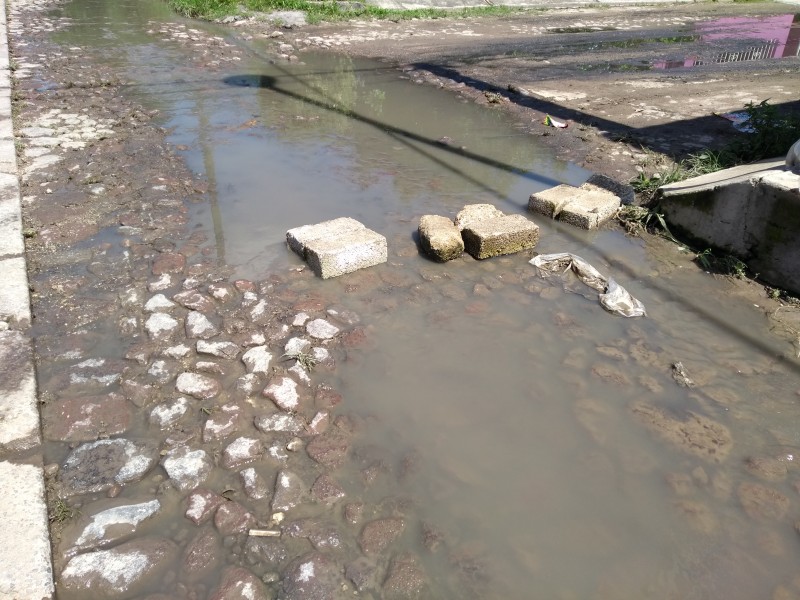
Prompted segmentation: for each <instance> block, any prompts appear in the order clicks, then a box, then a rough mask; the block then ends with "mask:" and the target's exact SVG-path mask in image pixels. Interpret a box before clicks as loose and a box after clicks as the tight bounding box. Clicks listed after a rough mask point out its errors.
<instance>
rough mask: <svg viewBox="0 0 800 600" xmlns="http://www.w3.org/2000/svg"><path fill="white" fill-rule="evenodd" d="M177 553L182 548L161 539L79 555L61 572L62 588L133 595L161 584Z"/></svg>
mask: <svg viewBox="0 0 800 600" xmlns="http://www.w3.org/2000/svg"><path fill="white" fill-rule="evenodd" d="M177 556H178V547H177V546H176V545H175V544H174V543H173V542H171V541H169V540H166V539H161V538H142V539H137V540H133V541H130V542H126V543H124V544H121V545H119V546H116V547H115V548H112V549H110V550H95V551H92V552H87V553H85V554H79V555H78V556H75V557H73V558H71V559H70V561H69V562H68V563H67V565H66V567H64V570H63V571H62V572H61V577H60V583H61V589H62V592H63V593H64V596H65V597H67V596H68V595H69V596H71V597H83V598H88V597H99V598H108V599H109V600H115V599H121V598H132V597H134V596H136V595H138V594H139V593H140V592H144V591H146V590H147V589H150V588H151V587H155V586H156V584H157V583H160V581H161V577H162V576H163V575H164V573H165V572H166V571H167V570H168V569H169V567H170V565H171V564H172V562H173V561H174V560H175V558H176V557H177Z"/></svg>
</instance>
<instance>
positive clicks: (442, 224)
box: [419, 215, 464, 262]
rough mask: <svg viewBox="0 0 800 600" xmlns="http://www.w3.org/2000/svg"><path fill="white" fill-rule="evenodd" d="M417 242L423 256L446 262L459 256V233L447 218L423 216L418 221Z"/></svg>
mask: <svg viewBox="0 0 800 600" xmlns="http://www.w3.org/2000/svg"><path fill="white" fill-rule="evenodd" d="M419 241H420V245H421V246H422V249H423V250H424V251H425V254H427V255H429V256H432V257H433V258H435V259H436V260H439V261H442V262H446V261H448V260H453V259H454V258H458V257H459V256H461V253H462V252H464V241H463V240H462V239H461V231H459V229H458V227H456V226H455V224H454V223H453V222H452V221H451V220H450V219H448V218H447V217H440V216H438V215H424V216H423V217H422V218H421V219H420V221H419Z"/></svg>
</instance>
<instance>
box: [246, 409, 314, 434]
mask: <svg viewBox="0 0 800 600" xmlns="http://www.w3.org/2000/svg"><path fill="white" fill-rule="evenodd" d="M255 426H256V429H258V430H259V431H261V432H263V433H271V432H273V431H280V432H282V433H292V434H298V433H301V432H302V431H303V430H304V429H305V427H306V423H305V421H304V420H303V419H302V418H300V417H298V416H297V415H293V414H287V413H275V414H271V415H264V416H261V417H257V418H256V420H255Z"/></svg>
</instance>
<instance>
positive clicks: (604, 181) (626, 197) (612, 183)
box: [580, 173, 636, 204]
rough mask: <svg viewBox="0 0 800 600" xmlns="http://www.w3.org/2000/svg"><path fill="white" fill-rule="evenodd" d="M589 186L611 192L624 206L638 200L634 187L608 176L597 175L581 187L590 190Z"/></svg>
mask: <svg viewBox="0 0 800 600" xmlns="http://www.w3.org/2000/svg"><path fill="white" fill-rule="evenodd" d="M589 186H594V187H599V188H602V189H604V190H607V191H609V192H611V193H612V194H614V195H615V196H618V197H619V199H620V202H622V204H633V202H634V200H636V191H635V190H634V189H633V186H631V185H628V184H627V183H622V182H619V181H617V180H616V179H612V178H611V177H608V176H607V175H601V174H600V173H595V174H593V175H592V176H591V177H589V179H587V180H586V183H584V184H581V186H580V187H582V188H588V187H589Z"/></svg>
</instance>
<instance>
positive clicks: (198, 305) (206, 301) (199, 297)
mask: <svg viewBox="0 0 800 600" xmlns="http://www.w3.org/2000/svg"><path fill="white" fill-rule="evenodd" d="M172 299H173V300H174V301H175V302H177V303H178V304H180V305H181V306H183V307H184V308H188V309H191V310H196V311H199V312H201V313H211V312H213V311H214V309H215V308H216V307H215V305H214V301H213V300H212V299H211V298H209V297H208V296H205V295H203V294H201V293H200V292H197V291H195V290H186V291H184V292H180V293H178V294H175V295H174V296H173V297H172Z"/></svg>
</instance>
